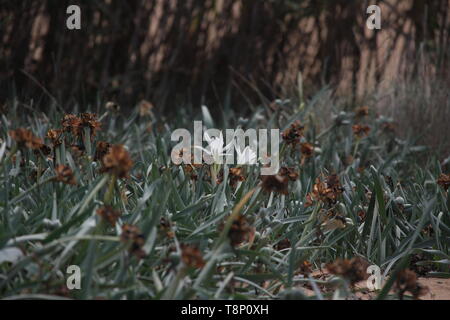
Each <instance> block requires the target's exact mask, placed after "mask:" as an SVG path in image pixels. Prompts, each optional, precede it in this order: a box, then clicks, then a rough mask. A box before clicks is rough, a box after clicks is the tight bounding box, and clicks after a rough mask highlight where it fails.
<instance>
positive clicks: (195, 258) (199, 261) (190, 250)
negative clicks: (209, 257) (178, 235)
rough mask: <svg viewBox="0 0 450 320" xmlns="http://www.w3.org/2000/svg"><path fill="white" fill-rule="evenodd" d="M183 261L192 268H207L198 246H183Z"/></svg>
mask: <svg viewBox="0 0 450 320" xmlns="http://www.w3.org/2000/svg"><path fill="white" fill-rule="evenodd" d="M181 260H182V261H183V263H184V264H185V265H186V266H188V267H191V268H196V269H201V268H203V267H204V266H205V261H204V260H203V257H202V253H201V251H200V249H199V248H197V247H196V246H192V245H188V244H181Z"/></svg>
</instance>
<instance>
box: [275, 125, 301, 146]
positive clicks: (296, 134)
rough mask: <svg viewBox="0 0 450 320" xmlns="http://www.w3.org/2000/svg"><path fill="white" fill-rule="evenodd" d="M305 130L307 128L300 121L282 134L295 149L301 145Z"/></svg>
mask: <svg viewBox="0 0 450 320" xmlns="http://www.w3.org/2000/svg"><path fill="white" fill-rule="evenodd" d="M304 130H305V127H304V126H302V125H301V123H300V121H299V120H297V121H295V122H294V123H293V124H291V126H290V127H289V128H288V129H286V130H285V131H284V132H283V133H282V134H281V137H282V138H283V140H284V141H285V142H286V143H287V144H289V145H291V146H293V147H295V146H296V145H297V144H298V143H300V139H301V138H302V136H303V131H304Z"/></svg>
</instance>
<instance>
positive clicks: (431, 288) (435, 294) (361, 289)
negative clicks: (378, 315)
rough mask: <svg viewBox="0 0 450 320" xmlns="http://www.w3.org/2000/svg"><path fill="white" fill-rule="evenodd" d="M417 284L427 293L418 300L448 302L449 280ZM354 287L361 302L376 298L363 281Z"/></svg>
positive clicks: (311, 292) (422, 279) (439, 279)
mask: <svg viewBox="0 0 450 320" xmlns="http://www.w3.org/2000/svg"><path fill="white" fill-rule="evenodd" d="M322 275H323V274H322ZM418 282H419V283H420V284H422V285H423V286H426V287H427V288H428V293H427V294H425V295H424V296H422V297H421V298H420V300H450V279H441V278H419V279H418ZM355 287H356V289H357V290H356V293H355V295H356V297H357V298H359V299H361V300H370V299H374V298H376V296H377V293H376V292H373V291H372V292H371V291H370V290H368V289H367V285H366V282H365V281H362V282H359V283H357V284H356V286H355ZM302 290H303V291H304V293H305V294H306V295H311V296H312V295H314V292H313V291H312V290H310V289H307V288H305V287H303V288H302ZM392 293H394V292H392Z"/></svg>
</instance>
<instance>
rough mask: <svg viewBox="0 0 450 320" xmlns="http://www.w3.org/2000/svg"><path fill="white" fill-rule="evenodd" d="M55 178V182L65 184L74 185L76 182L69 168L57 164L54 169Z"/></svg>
mask: <svg viewBox="0 0 450 320" xmlns="http://www.w3.org/2000/svg"><path fill="white" fill-rule="evenodd" d="M55 173H56V177H55V180H56V181H58V182H62V183H65V184H70V185H76V184H77V181H76V179H75V175H74V174H73V171H72V169H71V168H70V167H69V166H65V165H63V164H59V165H57V166H56V168H55Z"/></svg>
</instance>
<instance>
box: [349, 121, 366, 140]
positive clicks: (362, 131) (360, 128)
mask: <svg viewBox="0 0 450 320" xmlns="http://www.w3.org/2000/svg"><path fill="white" fill-rule="evenodd" d="M352 130H353V134H354V135H355V136H356V137H358V138H363V137H365V136H367V135H368V134H369V132H370V127H369V126H365V125H360V124H355V125H353V126H352Z"/></svg>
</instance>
